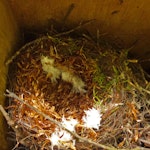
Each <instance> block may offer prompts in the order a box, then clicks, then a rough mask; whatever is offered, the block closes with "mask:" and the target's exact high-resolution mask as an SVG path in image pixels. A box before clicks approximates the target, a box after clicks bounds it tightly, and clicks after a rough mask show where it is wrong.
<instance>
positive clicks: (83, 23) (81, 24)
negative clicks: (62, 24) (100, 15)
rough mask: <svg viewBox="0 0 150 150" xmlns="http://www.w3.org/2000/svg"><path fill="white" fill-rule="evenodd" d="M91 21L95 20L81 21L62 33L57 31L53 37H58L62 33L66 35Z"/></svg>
mask: <svg viewBox="0 0 150 150" xmlns="http://www.w3.org/2000/svg"><path fill="white" fill-rule="evenodd" d="M93 21H95V19H92V20H88V21H85V22H81V23H80V24H79V25H78V26H77V27H75V28H73V29H71V30H68V31H66V32H62V33H58V34H55V35H54V37H60V36H63V35H68V34H70V33H72V32H74V31H76V30H78V29H80V28H81V27H82V26H85V25H87V24H90V23H92V22H93Z"/></svg>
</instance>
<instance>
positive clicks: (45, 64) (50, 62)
mask: <svg viewBox="0 0 150 150" xmlns="http://www.w3.org/2000/svg"><path fill="white" fill-rule="evenodd" d="M54 62H55V60H54V59H53V58H49V57H47V56H41V64H42V69H43V70H44V71H45V72H46V73H47V77H50V79H51V81H52V83H57V79H59V78H60V76H61V70H59V69H58V68H56V67H55V66H54Z"/></svg>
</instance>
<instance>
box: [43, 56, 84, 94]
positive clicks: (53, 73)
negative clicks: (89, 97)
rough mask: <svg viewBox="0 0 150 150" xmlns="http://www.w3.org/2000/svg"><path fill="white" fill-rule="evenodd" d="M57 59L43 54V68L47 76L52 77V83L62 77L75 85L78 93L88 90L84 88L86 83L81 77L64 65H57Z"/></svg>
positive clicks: (74, 88)
mask: <svg viewBox="0 0 150 150" xmlns="http://www.w3.org/2000/svg"><path fill="white" fill-rule="evenodd" d="M54 62H55V60H54V59H53V58H50V57H47V56H41V64H42V69H43V71H45V72H46V73H47V76H48V77H50V78H51V81H52V83H56V82H57V79H60V78H61V79H62V80H63V81H65V82H68V83H71V84H72V86H73V89H72V90H73V92H76V93H85V92H86V90H85V89H84V87H85V83H84V82H83V81H82V79H81V78H79V77H78V76H76V75H74V74H73V73H71V72H70V71H69V70H67V69H63V68H65V67H64V66H63V67H60V65H59V67H58V66H55V64H54Z"/></svg>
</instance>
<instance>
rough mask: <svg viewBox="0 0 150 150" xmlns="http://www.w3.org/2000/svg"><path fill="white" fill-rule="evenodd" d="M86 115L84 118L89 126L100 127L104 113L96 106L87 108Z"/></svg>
mask: <svg viewBox="0 0 150 150" xmlns="http://www.w3.org/2000/svg"><path fill="white" fill-rule="evenodd" d="M84 112H85V116H83V118H82V120H83V121H84V125H85V126H86V127H88V128H94V129H97V130H98V129H99V126H100V121H101V117H102V114H101V113H100V111H99V110H97V109H95V108H91V109H88V110H85V111H84Z"/></svg>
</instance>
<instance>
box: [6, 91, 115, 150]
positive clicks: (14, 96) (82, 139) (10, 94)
mask: <svg viewBox="0 0 150 150" xmlns="http://www.w3.org/2000/svg"><path fill="white" fill-rule="evenodd" d="M6 92H7V94H5V96H8V97H11V98H14V99H17V100H18V101H20V102H21V103H23V104H24V105H26V106H28V107H29V108H30V109H32V110H34V111H35V112H37V113H38V114H40V115H42V116H43V117H44V118H45V119H48V120H50V121H51V122H53V123H54V124H56V125H57V126H59V127H60V128H62V129H64V130H66V131H67V132H69V133H70V134H71V135H72V136H74V137H75V138H77V139H79V140H80V141H82V142H86V143H89V144H92V145H94V146H96V147H100V148H104V149H106V150H117V149H116V148H113V147H108V146H105V145H102V144H99V143H96V142H94V141H92V140H90V139H87V138H83V137H81V136H79V135H78V134H77V133H75V132H72V131H70V130H68V129H67V128H66V127H64V126H63V125H62V124H61V123H59V122H58V121H57V120H54V119H53V118H51V117H49V116H48V115H46V114H45V113H43V112H41V111H39V110H38V109H36V108H35V107H33V106H31V105H29V104H28V103H27V102H25V101H24V100H23V99H21V98H19V97H18V96H17V95H16V94H14V93H13V92H10V91H9V90H6Z"/></svg>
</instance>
